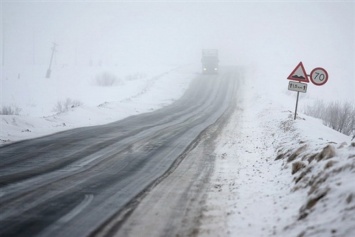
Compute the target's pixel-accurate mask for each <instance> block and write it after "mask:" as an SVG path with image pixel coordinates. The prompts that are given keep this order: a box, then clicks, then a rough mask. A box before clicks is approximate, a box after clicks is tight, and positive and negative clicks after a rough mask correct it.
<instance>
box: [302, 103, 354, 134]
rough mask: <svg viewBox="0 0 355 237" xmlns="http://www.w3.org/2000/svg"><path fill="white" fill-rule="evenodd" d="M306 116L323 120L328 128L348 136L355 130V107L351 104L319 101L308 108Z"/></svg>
mask: <svg viewBox="0 0 355 237" xmlns="http://www.w3.org/2000/svg"><path fill="white" fill-rule="evenodd" d="M305 114H307V115H309V116H312V117H315V118H319V119H322V120H323V123H324V124H325V125H326V126H328V127H331V128H332V129H334V130H337V131H338V132H341V133H344V134H346V135H351V133H352V132H353V130H354V129H355V105H354V104H352V103H350V102H346V103H343V104H341V103H339V102H332V103H329V104H325V103H323V102H321V101H317V102H316V103H314V104H313V105H311V106H307V107H306V109H305Z"/></svg>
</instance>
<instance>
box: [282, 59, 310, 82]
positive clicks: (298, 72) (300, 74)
mask: <svg viewBox="0 0 355 237" xmlns="http://www.w3.org/2000/svg"><path fill="white" fill-rule="evenodd" d="M287 79H289V80H294V81H299V82H309V80H308V76H307V73H306V70H305V69H304V66H303V64H302V62H300V63H299V64H298V65H297V66H296V68H295V69H294V70H293V71H292V72H291V74H290V75H289V76H288V77H287Z"/></svg>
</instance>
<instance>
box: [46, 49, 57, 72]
mask: <svg viewBox="0 0 355 237" xmlns="http://www.w3.org/2000/svg"><path fill="white" fill-rule="evenodd" d="M56 46H57V44H56V43H53V47H52V56H51V60H50V62H49V67H48V70H47V74H46V78H50V77H51V67H52V61H53V56H54V52H55V51H56V50H55V47H56Z"/></svg>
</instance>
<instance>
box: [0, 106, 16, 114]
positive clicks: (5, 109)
mask: <svg viewBox="0 0 355 237" xmlns="http://www.w3.org/2000/svg"><path fill="white" fill-rule="evenodd" d="M20 111H21V109H20V108H18V107H16V106H3V107H2V108H1V110H0V114H1V115H19V113H20Z"/></svg>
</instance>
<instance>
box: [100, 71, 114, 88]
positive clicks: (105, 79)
mask: <svg viewBox="0 0 355 237" xmlns="http://www.w3.org/2000/svg"><path fill="white" fill-rule="evenodd" d="M117 82H118V78H117V77H116V76H115V75H114V74H112V73H109V72H103V73H100V74H98V75H97V76H96V84H97V85H98V86H113V85H115V84H116V83H117Z"/></svg>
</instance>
